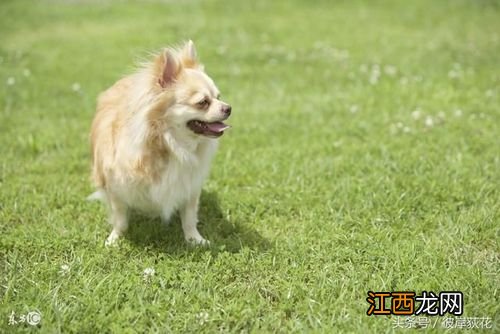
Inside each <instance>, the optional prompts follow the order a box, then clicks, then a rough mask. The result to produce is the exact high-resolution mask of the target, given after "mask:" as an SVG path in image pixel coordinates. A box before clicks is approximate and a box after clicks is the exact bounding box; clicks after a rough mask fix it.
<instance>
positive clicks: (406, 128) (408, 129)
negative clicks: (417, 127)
mask: <svg viewBox="0 0 500 334" xmlns="http://www.w3.org/2000/svg"><path fill="white" fill-rule="evenodd" d="M403 132H404V133H410V132H411V129H410V128H409V127H407V126H405V127H404V128H403Z"/></svg>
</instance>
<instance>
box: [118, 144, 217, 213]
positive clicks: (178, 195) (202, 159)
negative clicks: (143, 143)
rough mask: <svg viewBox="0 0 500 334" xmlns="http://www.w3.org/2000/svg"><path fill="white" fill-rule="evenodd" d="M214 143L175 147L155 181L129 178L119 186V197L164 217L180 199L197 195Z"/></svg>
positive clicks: (143, 210) (176, 207)
mask: <svg viewBox="0 0 500 334" xmlns="http://www.w3.org/2000/svg"><path fill="white" fill-rule="evenodd" d="M217 144H218V142H217V140H214V139H206V140H204V141H202V142H200V143H198V144H197V145H196V147H193V148H190V149H189V150H186V149H181V148H180V147H177V148H178V149H179V151H177V152H173V153H174V154H173V155H172V156H171V157H169V158H168V160H167V162H166V164H165V167H164V168H163V171H162V173H161V176H160V178H159V179H158V180H157V181H155V182H153V183H150V182H148V183H142V182H140V183H136V182H133V180H129V181H128V182H127V184H122V185H121V186H120V189H119V193H120V197H121V198H122V200H123V201H124V202H125V203H127V205H128V206H129V207H131V208H133V209H136V210H140V211H142V212H143V213H146V214H150V215H154V216H158V215H161V216H162V217H163V218H164V219H168V218H169V217H170V216H171V215H172V213H173V212H174V211H175V210H177V209H178V208H179V207H180V206H182V205H183V204H184V202H186V201H187V200H189V199H190V198H192V197H193V196H198V195H199V194H200V192H201V188H202V186H203V182H204V180H205V178H206V177H207V176H208V172H209V170H210V163H211V160H212V157H213V155H214V153H215V151H216V149H217Z"/></svg>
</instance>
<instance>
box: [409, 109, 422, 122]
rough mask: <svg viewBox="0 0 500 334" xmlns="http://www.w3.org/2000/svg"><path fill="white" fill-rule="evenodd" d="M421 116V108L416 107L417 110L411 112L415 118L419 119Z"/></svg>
mask: <svg viewBox="0 0 500 334" xmlns="http://www.w3.org/2000/svg"><path fill="white" fill-rule="evenodd" d="M421 116H422V112H421V111H420V110H419V109H415V110H414V111H413V112H412V113H411V117H412V118H413V119H414V120H419V119H420V117H421Z"/></svg>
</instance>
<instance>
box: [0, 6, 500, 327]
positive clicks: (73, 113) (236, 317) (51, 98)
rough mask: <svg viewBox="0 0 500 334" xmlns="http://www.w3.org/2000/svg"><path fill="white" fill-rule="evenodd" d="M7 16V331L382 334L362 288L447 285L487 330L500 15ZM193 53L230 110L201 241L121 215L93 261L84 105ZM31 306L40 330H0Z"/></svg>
mask: <svg viewBox="0 0 500 334" xmlns="http://www.w3.org/2000/svg"><path fill="white" fill-rule="evenodd" d="M0 18H1V19H0V38H1V39H0V40H1V44H0V144H1V145H0V332H4V333H12V332H16V331H20V332H43V333H54V332H64V333H72V332H73V333H97V332H115V333H134V332H138V333H143V332H207V333H208V332H216V331H223V332H226V331H228V332H254V333H260V332H325V333H326V332H359V333H367V332H392V331H393V320H394V318H388V317H385V316H377V317H376V316H372V317H368V316H367V315H366V311H367V309H368V303H367V302H366V301H365V298H366V297H367V291H368V290H372V291H395V290H400V291H401V290H402V291H417V292H420V291H422V290H427V291H429V290H430V291H434V292H439V291H445V290H459V291H462V292H463V293H464V299H465V302H464V316H465V317H483V316H484V317H490V318H492V320H493V322H495V326H496V328H495V329H494V330H493V331H495V330H496V331H498V329H499V321H500V306H499V305H500V303H499V301H500V298H499V291H498V288H499V286H500V266H499V263H500V246H499V240H500V107H499V106H500V98H499V95H500V88H499V87H500V72H499V68H500V58H499V55H500V4H499V2H497V1H493V0H492V1H487V0H482V1H481V0H478V1H472V0H457V1H432V0H428V1H368V0H366V1H335V2H334V1H317V2H314V3H313V2H309V1H275V2H272V1H264V0H262V1H260V0H259V1H252V2H248V3H246V2H243V1H241V2H240V1H227V2H223V1H203V2H202V1H195V0H190V1H182V2H180V1H179V2H173V1H152V0H151V1H144V2H143V3H136V2H128V1H119V2H111V1H85V2H84V1H61V0H59V1H57V0H53V1H48V0H44V1H42V0H40V1H2V2H1V4H0ZM189 38H191V39H193V40H194V41H195V43H196V44H197V49H198V52H199V54H200V57H201V60H202V61H203V62H204V63H205V65H206V69H207V71H208V72H209V74H210V75H211V76H213V77H214V78H215V80H216V82H217V84H218V86H219V88H220V90H221V92H222V94H223V96H224V99H225V100H227V101H229V102H230V103H231V104H232V105H233V116H232V117H231V122H230V123H231V124H232V125H233V129H232V130H231V131H229V132H228V133H227V134H225V135H224V137H223V138H222V139H221V146H220V150H219V152H218V154H217V157H216V159H215V161H214V164H213V168H212V173H211V176H210V178H209V180H208V181H207V183H206V186H205V190H204V193H203V198H202V203H201V206H202V208H201V214H200V219H201V221H202V223H201V227H200V230H201V232H202V234H203V235H204V236H206V237H207V238H208V239H209V240H211V242H212V247H211V248H210V249H203V248H201V249H197V248H192V247H188V246H187V245H186V244H185V243H184V241H183V236H182V232H181V228H180V226H179V221H178V219H174V224H171V225H170V226H167V227H165V226H162V225H161V224H160V221H159V220H155V219H146V218H143V217H140V216H134V217H133V221H132V225H131V229H130V232H129V234H128V236H127V238H125V240H124V241H122V242H121V243H120V245H119V247H118V248H116V249H106V248H105V247H104V240H105V238H106V236H107V234H108V233H109V231H110V226H109V225H108V224H107V223H106V212H105V210H104V208H103V207H102V206H100V205H98V204H97V203H89V202H86V201H85V197H86V196H87V195H88V194H90V193H91V192H92V188H91V186H90V182H89V167H90V157H89V143H88V130H89V127H90V122H91V119H92V117H93V113H94V108H95V99H96V96H97V94H98V93H99V92H100V91H102V90H103V89H105V88H106V87H108V86H109V85H111V84H112V83H113V82H114V81H115V80H116V79H118V78H119V77H120V76H122V75H124V74H126V73H129V72H131V70H132V69H133V65H134V62H135V61H137V60H139V59H143V58H144V57H146V56H147V54H148V52H149V51H153V50H157V49H159V48H161V47H163V46H166V45H168V44H175V43H178V42H181V41H183V40H187V39H189ZM77 88H79V89H77ZM416 111H418V112H416ZM62 266H63V269H62V268H61V267H62ZM64 266H68V269H66V270H64ZM146 268H153V269H154V270H155V275H154V276H152V277H150V278H149V279H147V280H145V279H144V277H143V272H144V270H145V269H146ZM34 310H36V311H38V312H40V313H41V315H42V322H41V325H39V326H38V327H32V326H29V325H27V324H24V325H23V324H18V325H16V326H10V325H9V324H8V318H9V315H10V314H11V312H12V311H14V312H15V313H16V316H19V315H21V314H26V313H28V312H29V311H34ZM437 327H439V324H438V326H437ZM401 331H403V330H401ZM436 331H437V330H436ZM493 331H492V332H493Z"/></svg>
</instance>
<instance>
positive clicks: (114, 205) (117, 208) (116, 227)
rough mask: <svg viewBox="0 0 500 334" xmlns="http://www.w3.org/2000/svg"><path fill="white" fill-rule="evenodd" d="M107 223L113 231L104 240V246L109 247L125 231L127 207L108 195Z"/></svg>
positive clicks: (126, 226)
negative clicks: (111, 226)
mask: <svg viewBox="0 0 500 334" xmlns="http://www.w3.org/2000/svg"><path fill="white" fill-rule="evenodd" d="M107 199H108V204H109V220H110V221H109V222H110V224H111V225H113V231H111V234H110V235H109V236H108V238H107V239H106V242H105V245H106V246H111V245H113V244H115V243H116V241H117V240H118V239H119V238H120V237H121V236H122V235H123V234H124V233H125V231H127V228H128V217H127V206H126V205H125V204H124V203H122V202H121V201H119V200H117V199H116V198H115V197H114V196H112V195H111V194H109V193H108V196H107Z"/></svg>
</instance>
